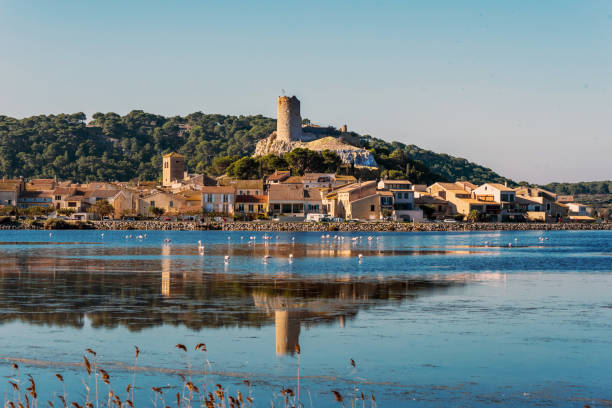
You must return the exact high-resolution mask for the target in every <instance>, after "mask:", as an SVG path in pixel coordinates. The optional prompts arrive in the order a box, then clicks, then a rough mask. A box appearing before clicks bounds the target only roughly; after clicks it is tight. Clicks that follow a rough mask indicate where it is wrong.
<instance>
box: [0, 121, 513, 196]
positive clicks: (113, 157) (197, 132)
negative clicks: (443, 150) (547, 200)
mask: <svg viewBox="0 0 612 408" xmlns="http://www.w3.org/2000/svg"><path fill="white" fill-rule="evenodd" d="M275 127H276V120H274V119H270V118H266V117H263V116H261V115H257V116H228V115H217V114H204V113H201V112H196V113H192V114H190V115H187V116H184V117H180V116H175V117H169V118H167V117H164V116H160V115H155V114H150V113H145V112H143V111H139V110H135V111H132V112H130V113H129V114H127V115H125V116H120V115H118V114H115V113H106V114H102V113H96V114H95V115H94V116H93V120H92V121H91V122H90V123H89V124H87V125H86V124H85V115H84V114H83V113H75V114H60V115H39V116H33V117H30V118H25V119H13V118H10V117H7V116H0V175H1V176H3V177H18V176H23V177H26V178H30V177H54V176H57V177H58V178H60V179H72V180H75V181H87V180H122V181H125V180H130V179H133V178H136V177H140V178H141V179H148V180H151V179H158V178H159V176H160V173H161V155H162V154H163V153H166V152H169V151H178V152H180V153H183V154H184V155H185V157H186V159H187V166H188V168H189V170H190V171H192V172H203V171H208V172H210V173H213V174H214V173H218V172H219V168H218V166H213V160H214V159H217V160H216V162H217V163H219V162H225V167H227V165H229V163H231V161H236V160H237V159H238V158H240V157H243V156H250V155H251V154H252V153H253V152H254V150H255V144H256V143H257V141H258V140H260V139H262V138H264V137H266V136H268V135H269V134H270V133H271V132H272V131H273V130H274V129H275ZM352 135H353V136H354V138H353V139H355V140H357V141H360V143H361V145H362V146H363V147H365V148H367V149H368V150H370V151H371V152H372V153H373V154H374V156H375V158H376V161H377V163H378V164H379V165H380V171H381V172H382V175H384V176H388V177H390V178H403V177H408V178H410V179H412V180H414V181H417V182H424V183H429V182H432V181H437V180H449V181H454V180H459V179H461V180H470V181H473V182H475V183H477V184H478V183H483V182H485V181H496V182H503V181H505V180H506V179H505V178H503V177H501V176H500V175H499V174H497V173H495V172H493V171H492V170H490V169H487V168H485V167H482V166H479V165H477V164H474V163H471V162H469V161H467V160H465V159H460V158H456V157H453V156H449V155H446V154H438V153H434V152H432V151H428V150H423V149H421V148H419V147H417V146H414V145H405V144H403V143H398V142H393V143H389V142H386V141H383V140H381V139H377V138H374V137H371V136H368V135H366V136H360V135H357V134H355V133H353V134H352ZM225 167H224V168H225ZM381 172H379V173H378V174H371V173H370V174H363V176H364V177H365V176H376V175H379V176H380V175H381ZM510 182H511V181H510Z"/></svg>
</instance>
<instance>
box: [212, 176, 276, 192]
mask: <svg viewBox="0 0 612 408" xmlns="http://www.w3.org/2000/svg"><path fill="white" fill-rule="evenodd" d="M218 185H219V186H223V187H233V188H234V189H235V190H236V194H237V195H254V196H260V195H264V194H265V193H264V181H263V180H262V179H257V180H237V179H232V178H219V180H218Z"/></svg>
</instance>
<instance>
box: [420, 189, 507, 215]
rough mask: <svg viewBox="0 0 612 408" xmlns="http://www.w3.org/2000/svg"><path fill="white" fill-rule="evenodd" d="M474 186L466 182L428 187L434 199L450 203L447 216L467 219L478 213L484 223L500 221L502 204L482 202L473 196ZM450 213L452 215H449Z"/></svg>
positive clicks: (490, 201) (489, 201)
mask: <svg viewBox="0 0 612 408" xmlns="http://www.w3.org/2000/svg"><path fill="white" fill-rule="evenodd" d="M472 187H475V186H474V185H473V184H471V183H470V185H468V184H466V182H457V183H442V182H437V183H434V184H432V185H431V186H429V187H427V192H428V194H429V195H431V196H432V197H437V198H440V199H442V200H445V201H446V202H448V208H449V209H450V211H448V210H447V211H446V212H447V215H449V216H454V215H455V214H461V215H463V216H464V217H467V216H468V215H469V214H470V213H471V212H472V211H476V212H477V213H478V214H479V216H480V217H481V218H482V220H483V221H498V220H499V219H500V214H501V204H500V203H499V202H495V201H494V200H492V199H491V200H488V201H485V200H480V199H478V198H474V197H473V196H472V192H473V191H474V190H475V189H472ZM449 212H450V214H448V213H449Z"/></svg>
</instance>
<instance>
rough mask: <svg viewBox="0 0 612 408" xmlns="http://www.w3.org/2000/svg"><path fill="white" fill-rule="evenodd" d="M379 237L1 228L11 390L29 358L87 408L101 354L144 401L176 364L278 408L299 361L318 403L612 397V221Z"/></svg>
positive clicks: (167, 386) (2, 369)
mask: <svg viewBox="0 0 612 408" xmlns="http://www.w3.org/2000/svg"><path fill="white" fill-rule="evenodd" d="M128 234H130V235H131V236H132V237H131V238H130V237H127V238H126V235H128ZM145 234H146V236H145ZM140 235H142V238H138V236H140ZM264 235H267V236H269V237H270V239H264ZM370 236H371V237H372V238H371V239H368V235H367V234H363V233H362V234H349V233H346V234H338V233H336V234H334V233H331V232H330V233H329V238H327V237H325V238H322V236H321V234H320V233H268V234H265V233H255V232H231V233H227V232H218V231H214V232H212V231H210V232H209V231H202V232H167V231H127V232H126V231H104V236H101V231H54V232H53V233H52V235H51V236H50V235H49V232H48V231H0V375H1V376H2V377H3V378H4V379H5V381H4V382H3V384H5V385H1V386H0V391H2V394H3V395H2V402H4V401H5V400H7V399H11V398H13V391H12V389H11V388H10V386H9V385H8V380H9V379H11V378H15V376H16V374H17V373H16V372H15V370H14V369H13V368H12V364H13V363H16V364H18V365H19V368H20V370H19V374H20V379H21V382H22V384H24V383H25V381H26V378H27V377H26V376H27V374H32V376H33V377H34V379H35V380H36V382H37V391H38V394H39V399H40V401H41V405H40V406H47V403H46V401H47V400H53V401H54V403H55V406H61V405H60V402H59V400H58V399H57V396H58V395H60V394H62V395H63V392H64V390H63V386H62V384H61V383H60V382H59V381H58V379H57V378H56V377H55V373H60V374H62V375H63V377H64V379H65V382H66V393H67V400H68V401H69V402H70V401H79V403H80V404H83V402H84V401H85V399H86V395H87V391H86V387H85V385H84V383H85V384H89V386H90V398H91V397H92V396H93V394H94V382H92V380H91V379H89V378H88V376H87V373H86V371H85V369H84V367H83V364H82V362H83V356H85V355H86V351H85V350H86V349H87V348H91V349H93V350H95V351H96V352H97V364H98V365H99V366H100V367H102V368H104V369H106V370H107V371H108V372H109V374H110V376H111V379H110V382H111V386H112V387H113V389H114V390H116V392H117V394H118V395H119V396H120V397H121V398H122V399H124V397H125V395H126V394H125V387H126V385H127V384H128V383H130V382H131V381H132V380H133V378H134V377H133V376H134V373H135V376H136V377H135V383H136V390H135V393H134V400H135V403H136V406H141V407H144V406H153V405H157V406H164V404H168V405H172V406H175V405H176V403H175V401H176V400H175V397H174V396H175V395H176V393H177V392H181V393H182V392H183V388H182V380H181V379H180V377H179V374H181V375H185V376H187V377H190V378H191V379H192V381H193V382H194V383H195V384H197V385H198V386H199V387H200V388H202V387H203V383H204V382H205V381H206V383H207V385H208V386H207V390H212V389H213V388H214V384H217V383H219V384H222V385H223V386H224V388H225V389H226V391H227V392H229V393H230V394H232V395H235V393H236V391H237V390H238V389H239V390H241V391H242V393H243V395H245V396H246V395H248V394H249V392H250V393H251V394H252V396H253V397H254V404H255V406H260V407H264V406H270V404H271V403H273V404H274V406H283V401H284V397H283V396H281V395H280V391H281V389H282V388H283V387H286V388H291V389H292V390H293V391H294V393H297V389H298V385H297V372H298V364H299V376H300V377H299V378H300V384H299V389H300V401H301V402H302V403H303V404H304V406H306V407H310V406H313V407H326V406H330V407H332V406H339V404H338V403H337V402H335V401H334V396H333V394H332V392H331V391H332V390H337V391H338V392H340V394H341V395H342V396H343V397H344V400H345V405H346V406H350V405H351V402H350V401H351V398H352V396H353V395H359V398H361V392H363V393H364V395H365V397H366V401H365V406H371V405H372V403H371V399H370V398H371V397H370V396H371V394H374V395H375V398H376V404H377V406H379V407H384V406H422V407H438V406H470V407H479V406H482V407H488V406H491V405H502V406H565V407H574V406H575V407H583V406H585V405H590V406H591V407H596V406H606V407H607V406H610V405H611V404H612V402H611V400H612V232H611V231H580V232H578V231H576V232H490V233H474V232H466V233H379V234H372V235H370ZM250 237H255V239H254V240H251V239H250ZM336 237H339V238H336ZM358 237H361V239H359V238H358ZM342 238H344V239H342ZM354 238H355V239H354ZM166 239H169V240H170V242H169V243H168V242H167V243H164V240H166ZM198 240H201V241H202V243H203V245H204V247H205V249H204V253H203V254H201V253H200V252H199V251H198V244H197V242H198ZM289 254H293V258H292V259H290V258H289ZM359 254H361V255H362V257H361V259H360V258H359V256H358V255H359ZM226 255H229V257H230V259H229V262H225V261H224V257H225V256H226ZM264 256H269V258H264ZM201 342H203V343H206V347H207V352H206V353H203V352H201V351H195V350H194V346H195V345H196V344H198V343H201ZM177 343H181V344H184V345H186V346H187V348H188V352H187V353H185V352H184V351H182V350H179V349H177V348H175V345H176V344H177ZM135 345H136V346H138V347H139V349H140V355H139V356H138V359H137V360H135V353H134V346H135ZM297 345H299V349H300V354H299V355H298V354H297V353H296V349H297V347H296V346H297ZM89 357H90V358H91V355H90V356H89ZM298 358H299V359H298ZM206 359H208V361H209V363H206ZM350 359H354V361H355V363H356V367H355V368H353V367H352V366H351V364H350ZM203 371H206V375H204V374H203ZM244 380H249V381H250V382H251V384H252V387H251V389H250V390H249V388H248V387H247V385H245V383H244V382H243V381H244ZM151 387H163V395H164V397H163V398H164V399H165V401H163V402H162V401H160V397H159V396H157V394H156V393H154V392H153V391H152V390H151ZM24 388H25V387H24ZM107 390H108V389H107V388H106V385H104V384H102V383H100V384H99V392H100V393H101V394H102V393H106V392H107ZM358 406H362V402H361V400H359V404H358Z"/></svg>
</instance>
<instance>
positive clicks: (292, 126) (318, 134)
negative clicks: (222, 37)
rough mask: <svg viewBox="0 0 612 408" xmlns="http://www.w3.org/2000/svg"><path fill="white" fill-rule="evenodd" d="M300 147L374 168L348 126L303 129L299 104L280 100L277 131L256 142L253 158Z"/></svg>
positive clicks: (372, 162) (292, 100) (282, 98)
mask: <svg viewBox="0 0 612 408" xmlns="http://www.w3.org/2000/svg"><path fill="white" fill-rule="evenodd" d="M298 147H302V148H306V149H310V150H315V151H322V150H332V151H335V152H336V153H337V154H338V156H340V158H341V159H342V161H343V162H345V163H349V164H350V163H354V164H355V165H356V166H367V167H376V166H377V164H376V161H375V160H374V157H373V156H372V154H371V153H370V152H369V151H367V150H365V149H363V148H362V147H360V145H359V140H358V138H357V137H355V136H354V135H352V134H350V133H348V130H347V126H346V125H343V126H342V127H341V128H340V129H336V128H333V127H331V126H328V127H321V126H316V125H310V124H308V125H302V115H301V113H300V100H299V99H298V98H297V97H295V96H291V97H289V96H279V97H278V102H277V120H276V131H275V132H272V134H271V135H270V136H268V137H267V138H265V139H262V140H260V141H259V142H257V146H256V148H255V154H254V155H255V156H264V155H266V154H270V153H274V154H283V153H287V152H290V151H291V150H293V149H295V148H298Z"/></svg>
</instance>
